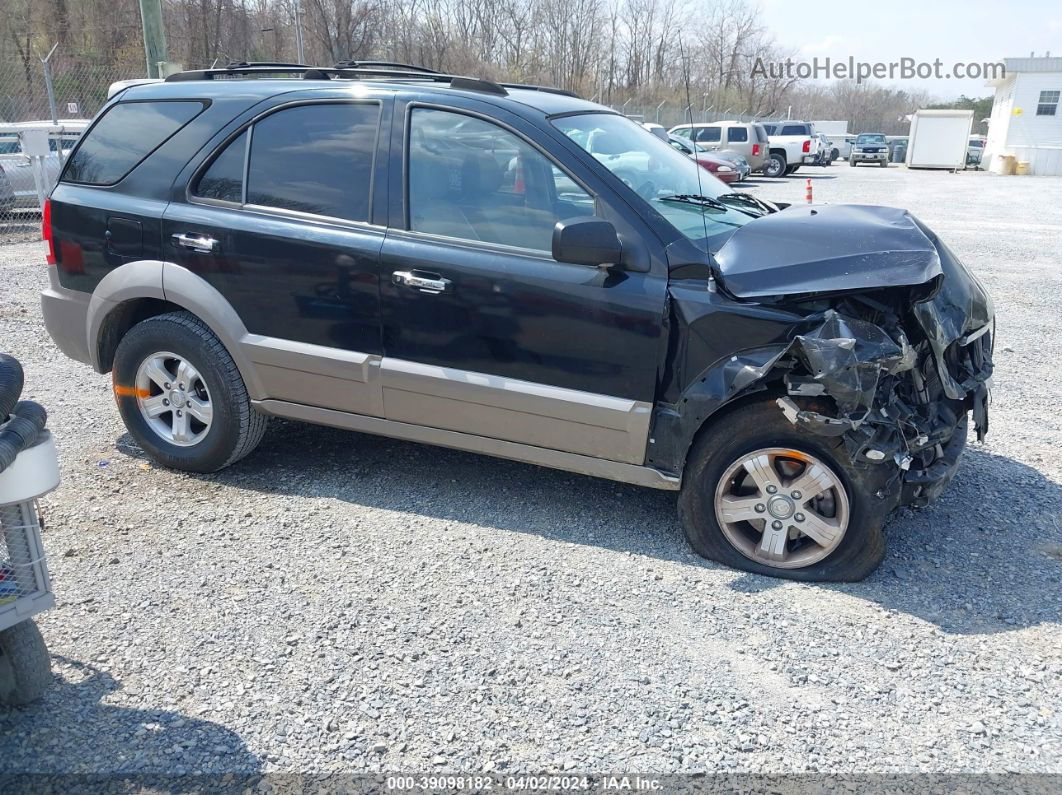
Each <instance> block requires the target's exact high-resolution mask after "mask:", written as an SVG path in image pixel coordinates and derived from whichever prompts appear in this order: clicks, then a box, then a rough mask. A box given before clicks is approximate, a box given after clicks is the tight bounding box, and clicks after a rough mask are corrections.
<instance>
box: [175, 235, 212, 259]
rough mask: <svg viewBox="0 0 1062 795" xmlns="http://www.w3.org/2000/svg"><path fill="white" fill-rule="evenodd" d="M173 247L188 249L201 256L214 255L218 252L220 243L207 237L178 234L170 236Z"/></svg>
mask: <svg viewBox="0 0 1062 795" xmlns="http://www.w3.org/2000/svg"><path fill="white" fill-rule="evenodd" d="M170 239H171V240H173V245H175V246H177V247H178V248H188V249H191V250H192V251H197V252H199V253H200V254H213V253H214V252H215V251H217V250H218V241H216V240H215V239H214V238H212V237H207V236H206V235H190V234H188V233H187V232H177V233H175V234H173V235H171V236H170Z"/></svg>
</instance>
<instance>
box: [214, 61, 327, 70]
mask: <svg viewBox="0 0 1062 795" xmlns="http://www.w3.org/2000/svg"><path fill="white" fill-rule="evenodd" d="M252 66H284V67H291V68H292V69H312V68H313V67H312V66H310V65H309V64H304V63H285V62H283V61H229V62H228V63H227V64H225V66H224V67H218V68H224V69H247V68H249V67H252Z"/></svg>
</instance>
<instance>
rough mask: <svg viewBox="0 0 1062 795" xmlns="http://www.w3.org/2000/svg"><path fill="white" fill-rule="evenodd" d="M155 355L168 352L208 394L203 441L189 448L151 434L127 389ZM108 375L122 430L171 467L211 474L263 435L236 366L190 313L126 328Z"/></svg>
mask: <svg viewBox="0 0 1062 795" xmlns="http://www.w3.org/2000/svg"><path fill="white" fill-rule="evenodd" d="M160 351H170V352H172V353H175V354H177V355H178V356H181V357H183V358H185V359H186V360H187V361H188V362H190V363H191V364H192V365H193V366H194V367H195V368H196V369H197V370H198V371H199V373H200V375H201V377H202V379H203V382H204V383H205V384H206V387H207V389H208V390H209V393H210V398H211V401H210V402H211V405H212V408H213V418H212V420H211V423H210V427H209V429H208V430H207V432H206V435H205V436H204V437H203V439H202V440H201V441H199V442H198V443H196V444H193V445H191V446H179V445H175V444H172V443H170V442H168V441H166V440H165V439H163V438H162V437H161V436H159V435H158V434H156V433H155V431H153V430H152V429H151V427H150V426H149V425H148V422H147V420H145V419H144V416H143V414H141V412H140V408H139V407H138V405H137V397H136V395H135V394H134V392H133V390H132V389H130V387H132V386H133V384H134V383H135V381H136V373H137V369H138V368H139V367H140V364H141V363H142V362H143V361H144V360H145V359H146V358H148V357H149V356H151V355H153V354H155V353H158V352H160ZM112 377H113V380H114V384H115V400H116V401H117V402H118V410H119V412H121V415H122V420H123V421H124V422H125V427H126V428H128V429H129V433H131V434H132V435H133V437H134V438H135V439H136V440H137V442H138V443H139V444H140V446H141V447H142V448H143V449H144V451H145V452H146V453H147V454H148V455H149V456H151V458H153V459H154V460H155V461H157V462H159V463H160V464H162V465H163V466H166V467H169V468H171V469H180V470H183V471H186V472H202V473H205V472H216V471H217V470H219V469H223V468H224V467H227V466H228V465H229V464H232V463H235V462H236V461H239V460H240V459H241V458H243V457H244V456H246V455H248V454H249V453H251V451H253V450H254V449H255V447H257V446H258V443H259V442H260V441H261V440H262V435H263V434H264V433H265V429H266V424H267V423H268V417H266V416H265V415H264V414H260V413H259V412H258V411H256V410H255V408H254V407H253V406H252V405H251V400H250V398H249V397H248V395H247V387H246V386H245V385H244V383H243V378H242V377H241V376H240V371H239V370H238V369H237V367H236V363H235V362H233V360H232V357H231V356H230V355H229V352H228V351H227V350H225V346H224V345H222V343H221V340H219V339H218V338H217V337H216V336H215V335H214V332H212V331H211V330H210V329H209V328H208V327H207V326H206V324H205V323H203V321H201V320H200V319H199V318H197V317H196V316H195V315H193V314H191V313H190V312H171V313H169V314H165V315H157V316H156V317H151V318H148V319H147V320H144V321H142V322H140V323H138V324H137V325H135V326H134V327H133V328H132V329H130V330H129V331H128V333H126V335H125V336H124V337H122V341H121V342H120V343H119V345H118V350H117V351H116V352H115V355H114V369H113V372H112ZM121 387H124V389H123V388H121Z"/></svg>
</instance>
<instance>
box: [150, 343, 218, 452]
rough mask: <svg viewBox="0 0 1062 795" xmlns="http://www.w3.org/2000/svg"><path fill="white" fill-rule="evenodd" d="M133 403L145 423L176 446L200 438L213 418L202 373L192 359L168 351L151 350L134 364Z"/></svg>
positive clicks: (208, 393)
mask: <svg viewBox="0 0 1062 795" xmlns="http://www.w3.org/2000/svg"><path fill="white" fill-rule="evenodd" d="M136 403H137V407H138V408H139V409H140V414H141V415H142V416H143V418H144V420H145V421H146V422H147V424H148V427H149V428H151V430H152V431H154V432H155V434H156V435H157V436H159V437H160V438H161V439H162V440H163V441H166V442H169V443H170V444H173V445H177V446H178V447H191V446H192V445H195V444H198V443H199V442H201V441H202V440H203V438H204V437H205V436H206V435H207V433H208V432H209V431H210V425H211V423H212V422H213V419H214V408H213V405H212V404H211V401H210V391H209V390H208V389H207V385H206V382H205V381H204V380H203V377H202V376H201V375H200V374H199V371H198V370H197V369H196V368H195V366H194V365H193V364H192V363H191V362H189V361H188V360H186V359H185V358H184V357H182V356H178V355H177V354H176V353H170V352H169V351H160V352H158V353H153V354H151V355H150V356H148V357H147V358H146V359H144V361H143V362H141V364H140V367H139V368H137V371H136Z"/></svg>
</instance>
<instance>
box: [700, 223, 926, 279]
mask: <svg viewBox="0 0 1062 795" xmlns="http://www.w3.org/2000/svg"><path fill="white" fill-rule="evenodd" d="M715 261H716V263H717V265H718V266H719V272H720V275H721V276H722V280H723V284H724V285H725V286H726V289H727V290H729V291H730V292H731V293H732V294H733V295H736V296H738V297H739V298H756V297H760V296H768V295H792V294H794V293H820V292H834V291H838V290H859V289H873V288H879V287H897V286H904V285H916V284H925V283H926V282H928V281H929V280H930V279H933V278H934V277H936V276H939V275H940V273H941V265H940V256H939V254H938V251H937V247H936V246H935V245H934V241H933V240H931V239H930V238H929V237H927V236H926V234H925V232H924V231H923V230H922V228H921V226H920V225H919V224H918V222H917V221H916V220H915V218H914V217H913V216H912V215H911V214H910V213H909V212H907V211H906V210H900V209H897V208H894V207H874V206H868V205H854V204H837V205H829V204H824V205H816V206H806V207H789V208H787V209H785V210H783V211H781V212H778V213H773V214H771V215H765V216H764V217H762V218H758V219H756V220H755V221H752V222H750V223H747V224H745V225H744V226H742V227H741V228H739V229H737V230H736V231H735V232H734V234H732V235H731V236H730V238H729V239H728V240H727V242H726V243H724V244H723V245H722V247H720V249H719V250H718V251H717V252H716V254H715Z"/></svg>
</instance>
